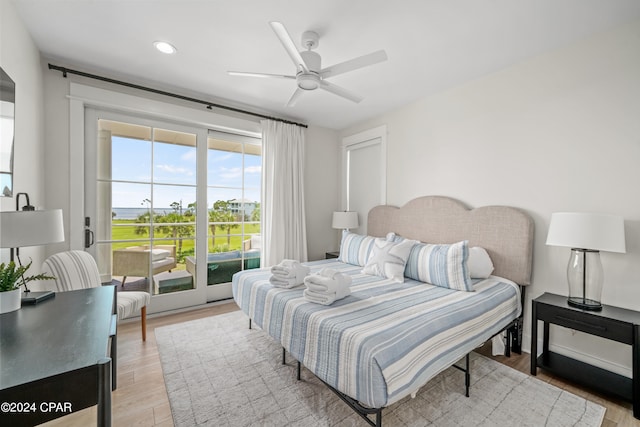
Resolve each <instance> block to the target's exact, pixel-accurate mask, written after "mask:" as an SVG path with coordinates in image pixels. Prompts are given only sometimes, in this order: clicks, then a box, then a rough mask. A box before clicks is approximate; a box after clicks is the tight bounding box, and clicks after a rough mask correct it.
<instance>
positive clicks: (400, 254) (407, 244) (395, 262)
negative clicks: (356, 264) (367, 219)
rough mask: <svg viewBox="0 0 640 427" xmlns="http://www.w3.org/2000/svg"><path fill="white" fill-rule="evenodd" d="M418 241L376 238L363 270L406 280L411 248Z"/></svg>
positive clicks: (367, 272) (389, 277)
mask: <svg viewBox="0 0 640 427" xmlns="http://www.w3.org/2000/svg"><path fill="white" fill-rule="evenodd" d="M416 243H417V242H416V241H415V240H403V241H401V242H393V241H389V240H387V239H386V238H378V239H375V240H374V242H373V246H372V248H371V253H370V255H369V259H368V260H367V263H366V264H365V266H364V268H363V269H362V272H363V273H364V274H373V275H375V276H380V277H385V278H387V279H392V280H393V281H394V282H398V283H402V282H404V266H405V264H406V263H407V259H408V258H409V253H411V248H413V245H414V244H416Z"/></svg>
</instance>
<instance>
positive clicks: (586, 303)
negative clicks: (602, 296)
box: [567, 297, 602, 311]
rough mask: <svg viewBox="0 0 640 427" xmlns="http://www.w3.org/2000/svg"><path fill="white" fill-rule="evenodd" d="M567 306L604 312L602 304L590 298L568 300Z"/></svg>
mask: <svg viewBox="0 0 640 427" xmlns="http://www.w3.org/2000/svg"><path fill="white" fill-rule="evenodd" d="M567 304H569V305H570V306H572V307H576V308H580V309H582V310H589V311H600V310H602V304H600V302H598V301H594V300H592V299H589V298H580V297H569V298H567Z"/></svg>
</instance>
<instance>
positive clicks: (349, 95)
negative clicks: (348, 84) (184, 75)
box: [320, 80, 362, 104]
mask: <svg viewBox="0 0 640 427" xmlns="http://www.w3.org/2000/svg"><path fill="white" fill-rule="evenodd" d="M320 88H321V89H324V90H326V91H327V92H331V93H333V94H334V95H338V96H341V97H343V98H346V99H348V100H349V101H353V102H355V103H356V104H357V103H359V102H360V101H362V97H361V96H358V95H356V94H355V93H353V92H350V91H348V90H346V89H344V88H341V87H340V86H336V85H334V84H332V83H329V82H326V81H324V80H320Z"/></svg>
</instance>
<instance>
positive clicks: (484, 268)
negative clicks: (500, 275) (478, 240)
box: [467, 246, 493, 279]
mask: <svg viewBox="0 0 640 427" xmlns="http://www.w3.org/2000/svg"><path fill="white" fill-rule="evenodd" d="M467 266H468V267H469V275H470V276H471V278H472V279H486V278H487V277H489V276H490V275H491V273H493V262H491V257H490V256H489V254H488V253H487V251H486V250H485V249H484V248H481V247H480V246H474V247H473V248H470V249H469V259H468V260H467Z"/></svg>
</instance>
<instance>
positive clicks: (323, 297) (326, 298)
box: [302, 289, 336, 305]
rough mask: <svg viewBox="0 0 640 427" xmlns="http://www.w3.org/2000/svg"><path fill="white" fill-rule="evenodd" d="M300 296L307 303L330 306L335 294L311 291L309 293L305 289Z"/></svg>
mask: <svg viewBox="0 0 640 427" xmlns="http://www.w3.org/2000/svg"><path fill="white" fill-rule="evenodd" d="M302 294H303V295H304V298H305V299H306V300H307V301H309V302H313V303H316V304H322V305H331V304H333V303H334V301H335V300H336V294H327V293H324V292H313V291H310V290H309V289H305V290H304V292H303V293H302Z"/></svg>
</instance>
